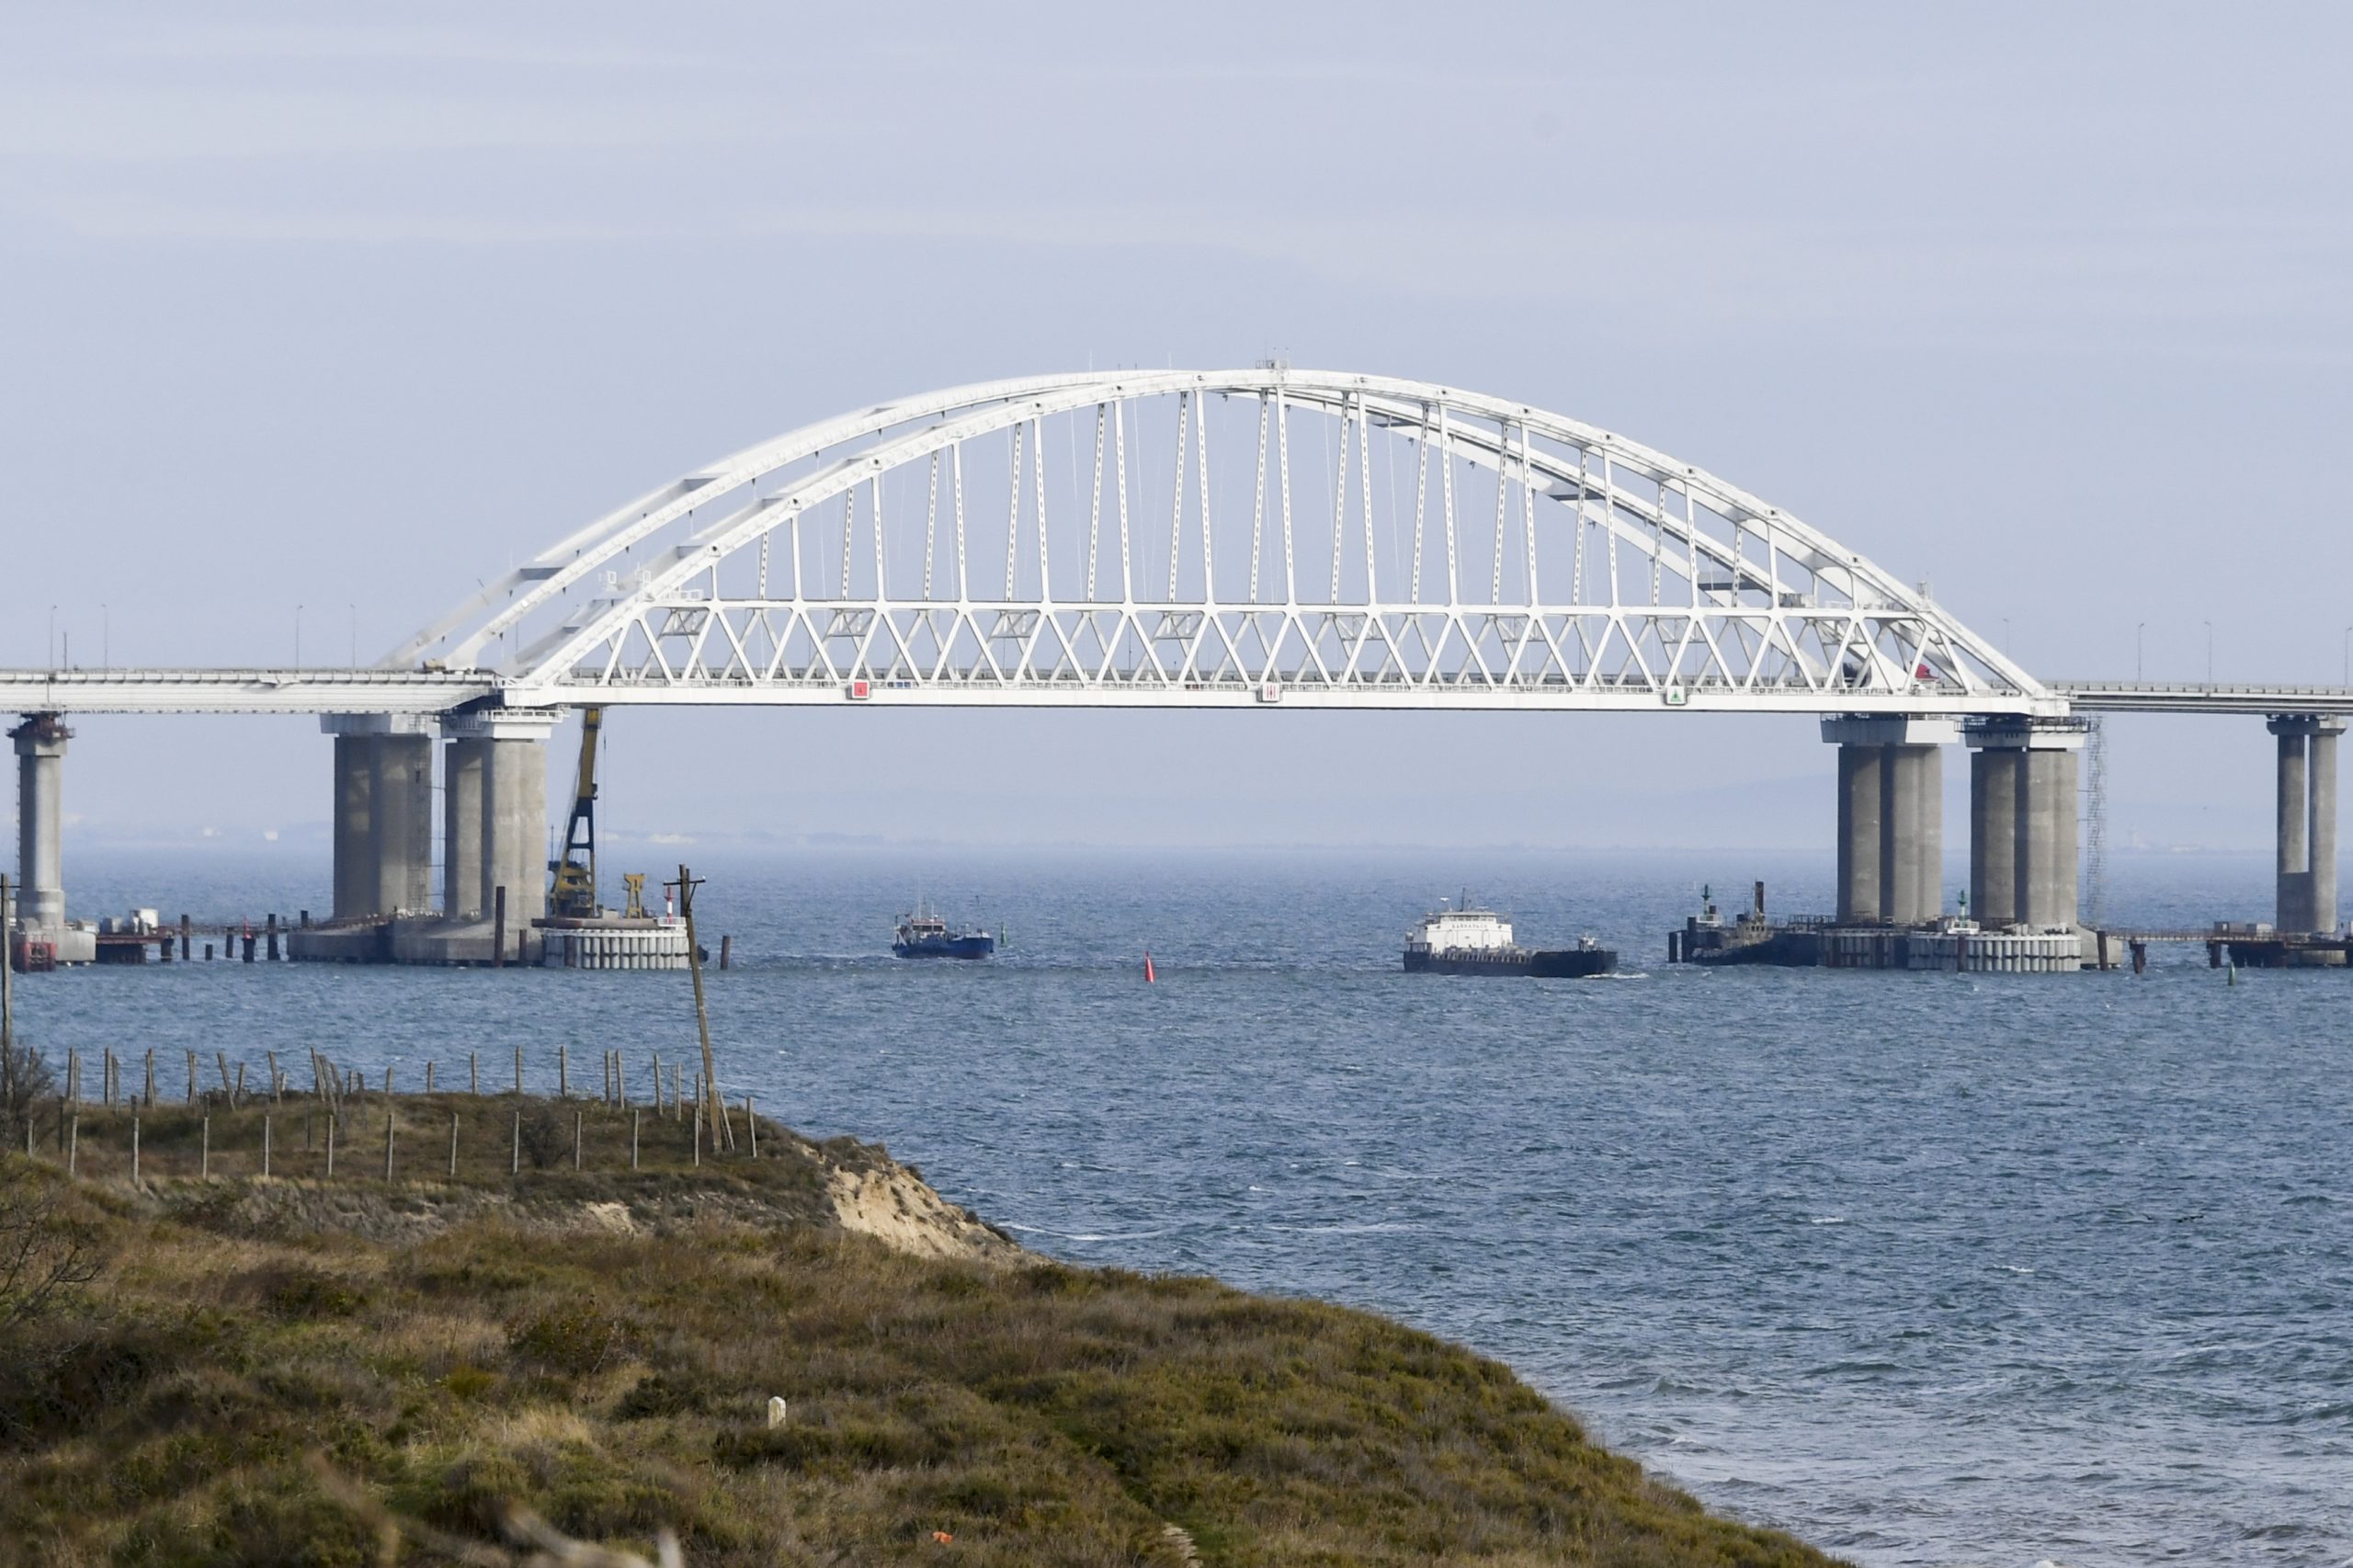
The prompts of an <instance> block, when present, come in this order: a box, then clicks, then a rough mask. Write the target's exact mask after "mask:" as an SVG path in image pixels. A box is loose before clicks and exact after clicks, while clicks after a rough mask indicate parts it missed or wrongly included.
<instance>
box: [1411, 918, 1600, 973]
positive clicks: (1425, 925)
mask: <svg viewBox="0 0 2353 1568" xmlns="http://www.w3.org/2000/svg"><path fill="white" fill-rule="evenodd" d="M1617 967H1618V955H1617V953H1616V952H1615V951H1614V950H1612V949H1608V948H1605V947H1603V946H1601V945H1600V944H1599V943H1597V942H1596V941H1595V940H1594V939H1593V938H1592V937H1579V938H1577V945H1576V946H1575V947H1574V948H1543V949H1531V948H1523V947H1521V946H1519V945H1518V943H1517V942H1515V941H1513V940H1512V928H1511V922H1510V921H1509V920H1507V919H1506V918H1505V917H1504V916H1502V915H1498V914H1496V913H1495V911H1494V910H1492V909H1474V908H1472V907H1471V904H1470V901H1469V900H1468V899H1467V898H1466V899H1464V900H1463V902H1462V903H1461V905H1460V906H1459V907H1457V908H1453V909H1447V908H1444V907H1440V908H1438V909H1436V910H1433V911H1432V912H1431V913H1429V914H1427V915H1423V916H1422V918H1421V921H1420V923H1419V924H1417V925H1415V926H1414V928H1413V929H1412V930H1410V931H1408V932H1406V933H1405V972H1406V973H1407V974H1506V975H1510V974H1517V975H1526V976H1528V977H1529V978H1531V979H1536V980H1583V979H1585V978H1586V977H1587V976H1590V975H1597V974H1608V973H1610V972H1611V971H1614V970H1616V969H1617Z"/></svg>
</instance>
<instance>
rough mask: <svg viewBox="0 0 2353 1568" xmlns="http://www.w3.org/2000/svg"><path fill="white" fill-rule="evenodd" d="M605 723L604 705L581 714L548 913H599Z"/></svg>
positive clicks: (572, 915) (553, 863)
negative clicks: (600, 743)
mask: <svg viewBox="0 0 2353 1568" xmlns="http://www.w3.org/2000/svg"><path fill="white" fill-rule="evenodd" d="M604 725H605V710H603V709H601V708H587V709H583V710H581V714H580V773H579V778H578V782H577V784H576V786H575V787H574V790H573V795H572V816H571V819H570V820H569V821H568V822H566V823H565V824H564V829H563V855H562V856H561V857H559V858H556V859H553V860H551V861H549V862H548V869H549V870H550V871H551V872H553V873H554V877H555V880H554V881H553V882H552V884H551V885H550V887H549V889H548V913H549V914H550V915H559V916H562V917H564V918H568V919H574V920H593V919H594V918H596V916H597V733H598V732H599V731H601V730H602V729H603V728H604Z"/></svg>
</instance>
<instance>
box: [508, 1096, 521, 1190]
mask: <svg viewBox="0 0 2353 1568" xmlns="http://www.w3.org/2000/svg"><path fill="white" fill-rule="evenodd" d="M506 1174H507V1175H508V1176H521V1175H522V1174H523V1113H522V1112H521V1111H519V1110H518V1111H517V1112H516V1113H515V1148H514V1152H513V1153H510V1154H509V1155H508V1156H507V1161H506Z"/></svg>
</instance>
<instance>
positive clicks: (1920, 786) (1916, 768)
mask: <svg viewBox="0 0 2353 1568" xmlns="http://www.w3.org/2000/svg"><path fill="white" fill-rule="evenodd" d="M1879 783H1880V840H1879V867H1880V870H1879V909H1880V917H1881V919H1883V920H1885V921H1887V922H1889V923H1890V924H1892V925H1896V926H1915V925H1918V924H1919V923H1920V922H1922V921H1925V920H1933V919H1935V918H1936V917H1937V916H1938V915H1939V914H1940V913H1942V912H1943V909H1944V847H1945V833H1944V754H1943V753H1942V752H1940V751H1938V749H1937V748H1936V747H1935V746H1933V745H1903V744H1898V745H1891V746H1888V747H1887V748H1886V749H1885V752H1884V754H1883V755H1882V756H1881V761H1880V775H1879Z"/></svg>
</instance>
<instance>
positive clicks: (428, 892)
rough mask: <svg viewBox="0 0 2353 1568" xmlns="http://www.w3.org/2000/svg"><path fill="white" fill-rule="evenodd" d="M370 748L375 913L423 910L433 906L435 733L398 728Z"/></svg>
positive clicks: (370, 836) (378, 738)
mask: <svg viewBox="0 0 2353 1568" xmlns="http://www.w3.org/2000/svg"><path fill="white" fill-rule="evenodd" d="M370 751H371V756H369V770H370V776H371V782H370V787H369V822H368V838H369V846H370V847H371V848H372V849H373V850H374V852H375V858H376V913H377V914H379V915H404V914H414V913H422V912H423V911H426V910H428V909H430V908H432V907H433V737H432V736H430V735H426V734H422V733H403V732H400V731H394V732H392V733H388V734H381V735H378V736H376V737H375V738H374V743H373V744H372V746H371V748H370Z"/></svg>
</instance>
